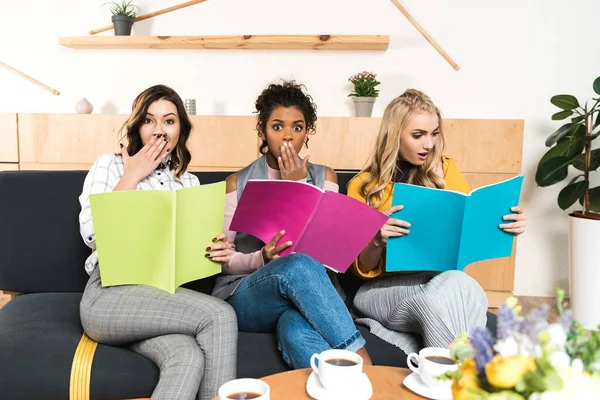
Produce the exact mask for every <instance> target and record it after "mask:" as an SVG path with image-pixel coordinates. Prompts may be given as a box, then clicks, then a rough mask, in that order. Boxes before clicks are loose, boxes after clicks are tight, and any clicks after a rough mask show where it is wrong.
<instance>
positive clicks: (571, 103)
mask: <svg viewBox="0 0 600 400" xmlns="http://www.w3.org/2000/svg"><path fill="white" fill-rule="evenodd" d="M550 103H552V104H554V105H555V106H556V107H558V108H562V109H563V110H572V109H574V108H577V107H579V102H578V101H577V98H576V97H575V96H572V95H570V94H557V95H556V96H552V98H551V99H550Z"/></svg>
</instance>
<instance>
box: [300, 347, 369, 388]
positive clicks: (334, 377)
mask: <svg viewBox="0 0 600 400" xmlns="http://www.w3.org/2000/svg"><path fill="white" fill-rule="evenodd" d="M310 366H311V367H312V370H313V371H314V372H315V374H317V376H318V377H319V380H320V381H321V384H322V385H323V386H324V387H325V388H326V389H337V388H340V387H347V386H348V385H350V384H353V383H356V382H357V380H358V378H359V377H360V375H361V374H362V367H363V360H362V358H361V356H359V355H358V354H356V353H355V352H353V351H349V350H325V351H324V352H322V353H321V354H313V355H312V357H311V358H310Z"/></svg>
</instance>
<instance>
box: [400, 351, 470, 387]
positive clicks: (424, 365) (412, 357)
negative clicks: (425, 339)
mask: <svg viewBox="0 0 600 400" xmlns="http://www.w3.org/2000/svg"><path fill="white" fill-rule="evenodd" d="M436 357H437V361H438V362H436ZM442 360H446V362H448V363H447V364H443V363H440V362H439V361H442ZM413 361H415V362H416V364H417V365H418V366H419V367H418V368H417V367H415V366H414V364H413ZM453 361H454V360H452V359H451V358H450V350H448V349H445V348H443V347H425V348H424V349H422V350H421V351H419V354H417V353H410V354H409V355H408V358H407V363H408V368H410V369H411V370H412V371H413V372H415V373H416V374H419V376H420V377H421V380H422V381H423V382H424V383H425V384H426V385H427V386H429V387H438V386H447V385H451V383H452V382H451V381H450V380H447V381H440V380H439V379H437V377H439V376H441V375H444V374H445V373H446V372H447V371H455V370H456V369H457V368H458V364H456V363H455V362H453ZM450 362H452V363H450Z"/></svg>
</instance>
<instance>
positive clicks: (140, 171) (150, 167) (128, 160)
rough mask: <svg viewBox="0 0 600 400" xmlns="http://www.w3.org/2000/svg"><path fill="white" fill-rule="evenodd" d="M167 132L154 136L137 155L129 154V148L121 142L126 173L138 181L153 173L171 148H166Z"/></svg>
mask: <svg viewBox="0 0 600 400" xmlns="http://www.w3.org/2000/svg"><path fill="white" fill-rule="evenodd" d="M165 135H166V134H163V135H159V136H154V135H153V136H152V139H150V141H149V142H148V143H146V145H145V146H144V147H142V149H141V150H140V151H138V152H137V153H136V154H135V155H133V156H129V153H127V148H126V147H123V144H121V155H122V157H123V167H124V169H125V173H124V174H126V175H128V176H130V177H131V178H132V179H134V180H135V181H137V182H141V181H142V180H143V179H144V178H146V177H147V176H148V175H150V174H151V173H152V171H154V170H155V169H156V167H158V164H160V163H161V162H163V161H164V160H165V158H166V157H167V155H169V153H170V151H171V149H165V146H166V144H167V138H166V136H165Z"/></svg>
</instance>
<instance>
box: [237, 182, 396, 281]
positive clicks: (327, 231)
mask: <svg viewBox="0 0 600 400" xmlns="http://www.w3.org/2000/svg"><path fill="white" fill-rule="evenodd" d="M387 219H388V216H387V215H385V214H383V213H382V212H380V211H378V210H376V209H374V208H372V207H370V206H368V205H366V204H365V203H362V202H360V201H358V200H356V199H353V198H351V197H348V196H346V195H343V194H340V193H336V192H325V191H323V190H321V189H319V188H317V187H316V186H313V185H310V184H307V183H303V182H295V181H278V180H250V181H248V183H247V184H246V187H245V188H244V192H243V193H242V196H241V198H240V201H239V203H238V205H237V208H236V211H235V214H234V216H233V219H232V221H231V225H230V228H229V229H230V230H232V231H237V232H244V233H248V234H250V235H253V236H255V237H257V238H259V239H260V240H262V241H263V242H264V243H267V242H269V241H270V240H271V239H272V238H273V237H274V236H275V235H276V234H277V233H279V232H280V231H281V230H285V232H286V233H285V235H284V236H283V237H282V238H281V240H280V241H279V242H280V243H283V242H286V241H288V240H291V241H292V246H291V247H289V248H287V249H286V250H284V251H282V252H281V253H280V255H281V256H284V255H286V254H290V253H302V254H307V255H309V256H311V257H312V258H314V259H315V260H317V261H319V262H320V263H322V264H324V265H325V266H326V267H328V268H330V269H332V270H334V271H336V272H346V270H348V268H349V267H350V265H351V264H352V262H353V261H354V259H356V257H357V256H358V255H359V254H360V252H361V251H362V250H363V249H364V248H365V246H366V245H367V243H368V242H369V241H370V240H371V239H372V238H373V237H374V236H375V234H376V233H377V231H379V229H381V227H382V226H383V225H384V224H385V222H386V221H387Z"/></svg>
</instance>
